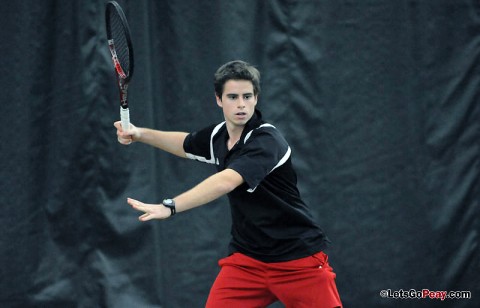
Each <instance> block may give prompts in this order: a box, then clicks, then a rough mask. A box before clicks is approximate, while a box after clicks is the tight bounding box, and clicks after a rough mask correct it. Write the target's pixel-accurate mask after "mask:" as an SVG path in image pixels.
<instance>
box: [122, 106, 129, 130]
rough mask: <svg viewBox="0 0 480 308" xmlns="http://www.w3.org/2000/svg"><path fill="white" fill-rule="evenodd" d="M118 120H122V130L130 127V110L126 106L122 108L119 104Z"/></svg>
mask: <svg viewBox="0 0 480 308" xmlns="http://www.w3.org/2000/svg"><path fill="white" fill-rule="evenodd" d="M120 120H121V121H122V129H123V131H126V130H129V129H130V111H129V109H128V107H127V108H123V107H121V106H120Z"/></svg>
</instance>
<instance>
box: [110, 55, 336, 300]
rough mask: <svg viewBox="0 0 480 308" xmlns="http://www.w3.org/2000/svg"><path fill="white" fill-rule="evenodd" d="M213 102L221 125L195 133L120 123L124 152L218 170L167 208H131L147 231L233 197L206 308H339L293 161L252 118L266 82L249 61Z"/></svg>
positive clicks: (235, 65) (221, 77) (222, 78)
mask: <svg viewBox="0 0 480 308" xmlns="http://www.w3.org/2000/svg"><path fill="white" fill-rule="evenodd" d="M214 86H215V97H216V102H217V105H218V106H219V107H220V108H221V109H222V111H223V115H224V118H225V121H224V122H222V123H219V124H214V125H211V126H209V127H206V128H204V129H202V130H199V131H197V132H193V133H184V132H166V131H159V130H153V129H148V128H140V127H136V126H134V125H131V127H130V129H129V130H128V131H123V130H122V127H121V124H120V122H115V124H114V125H115V127H116V128H117V136H118V141H119V142H120V143H121V144H125V145H128V144H131V143H132V142H143V143H146V144H149V145H151V146H154V147H157V148H159V149H161V150H164V151H167V152H169V153H172V154H174V155H177V156H179V157H183V158H189V159H194V160H197V161H200V162H204V163H209V164H213V165H215V166H216V168H217V173H215V174H214V175H212V176H210V177H208V178H207V179H205V180H204V181H202V182H200V183H199V184H198V185H197V186H195V187H193V188H192V189H190V190H188V191H186V192H184V193H182V194H180V195H178V196H175V197H173V198H166V199H164V200H163V202H162V203H161V204H146V203H143V202H140V201H138V200H134V199H130V198H129V199H128V200H127V202H128V203H129V204H130V205H131V206H132V207H133V208H134V209H136V210H138V211H141V212H143V214H142V215H141V216H140V217H139V219H140V220H141V221H148V220H151V219H166V218H170V217H172V216H173V215H175V214H176V213H181V212H183V211H187V210H190V209H192V208H195V207H198V206H200V205H203V204H206V203H208V202H210V201H213V200H215V199H217V198H219V197H221V196H223V195H227V196H228V199H229V202H230V207H231V215H232V229H231V235H232V237H231V241H230V244H229V255H228V256H227V257H225V258H223V259H221V260H220V261H219V266H220V268H221V269H220V272H219V274H218V276H217V278H216V280H215V282H214V284H213V286H212V287H211V290H210V295H209V297H208V299H207V303H206V307H208V308H225V307H228V308H235V307H241V308H249V307H266V306H268V305H270V304H271V303H273V302H275V301H280V302H282V303H283V304H284V305H285V306H286V307H294V308H303V307H308V308H323V307H325V308H327V307H328V308H332V307H341V305H342V304H341V301H340V297H339V294H338V291H337V287H336V284H335V276H336V275H335V273H334V272H333V270H332V267H331V266H330V265H329V263H328V260H327V255H326V254H325V253H324V250H325V248H327V245H328V243H329V240H328V238H327V237H326V235H325V233H324V232H323V230H322V229H321V228H320V227H319V226H318V225H317V224H316V223H315V222H314V220H313V218H312V215H311V213H310V210H309V208H308V207H307V205H306V204H305V202H304V201H303V200H302V198H301V197H300V194H299V191H298V189H297V176H296V173H295V171H294V169H293V166H292V159H291V155H292V151H291V149H290V147H289V145H288V143H287V141H286V140H285V139H284V137H283V136H282V134H281V133H280V132H279V131H278V129H276V128H275V126H273V125H271V124H269V123H266V122H265V121H264V120H263V119H262V115H261V113H260V112H259V111H258V110H257V109H256V105H257V101H258V97H259V94H260V73H259V72H258V70H257V69H256V68H255V67H253V66H251V65H250V64H248V63H246V62H243V61H232V62H228V63H226V64H224V65H223V66H221V67H220V68H219V69H218V70H217V72H216V73H215V76H214Z"/></svg>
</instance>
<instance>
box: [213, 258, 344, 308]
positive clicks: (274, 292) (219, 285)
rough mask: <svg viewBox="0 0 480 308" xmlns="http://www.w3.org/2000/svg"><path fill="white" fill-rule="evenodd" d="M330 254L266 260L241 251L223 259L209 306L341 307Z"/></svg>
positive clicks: (248, 307) (221, 307)
mask: <svg viewBox="0 0 480 308" xmlns="http://www.w3.org/2000/svg"><path fill="white" fill-rule="evenodd" d="M327 259H328V257H327V255H326V254H324V253H323V252H319V253H317V254H315V255H313V256H310V257H306V258H301V259H297V260H292V261H287V262H275V263H264V262H261V261H258V260H255V259H252V258H250V257H247V256H245V255H243V254H241V253H234V254H233V255H231V256H229V257H227V258H224V259H221V260H220V261H219V262H218V264H219V265H220V267H221V270H220V273H219V274H218V276H217V279H216V280H215V283H214V284H213V286H212V288H211V290H210V295H209V296H208V300H207V304H206V307H207V308H225V307H227V308H256V307H267V306H268V305H270V304H272V303H273V302H276V301H277V300H279V301H281V302H282V303H283V304H284V305H285V307H287V308H307V307H308V308H327V307H328V308H333V307H341V306H342V303H341V301H340V296H339V295H338V291H337V287H336V285H335V273H334V272H333V269H332V268H331V267H330V265H328V262H327Z"/></svg>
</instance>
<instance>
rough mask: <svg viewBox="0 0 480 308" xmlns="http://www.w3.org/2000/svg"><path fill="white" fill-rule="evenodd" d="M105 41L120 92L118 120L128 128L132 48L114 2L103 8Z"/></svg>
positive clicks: (118, 8)
mask: <svg viewBox="0 0 480 308" xmlns="http://www.w3.org/2000/svg"><path fill="white" fill-rule="evenodd" d="M105 22H106V26H107V39H108V47H109V48H110V53H111V54H112V60H113V65H114V67H115V73H116V75H117V80H118V88H119V90H120V119H121V121H122V129H124V130H127V129H129V128H130V111H129V109H128V100H127V90H128V84H129V82H130V80H131V79H132V75H133V47H132V40H131V37H130V28H129V27H128V22H127V18H126V17H125V13H124V12H123V10H122V8H121V7H120V5H119V4H118V3H117V2H115V1H110V2H108V3H107V6H106V8H105Z"/></svg>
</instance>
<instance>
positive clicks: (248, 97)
mask: <svg viewBox="0 0 480 308" xmlns="http://www.w3.org/2000/svg"><path fill="white" fill-rule="evenodd" d="M251 98H252V95H250V94H248V95H244V96H243V99H251Z"/></svg>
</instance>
